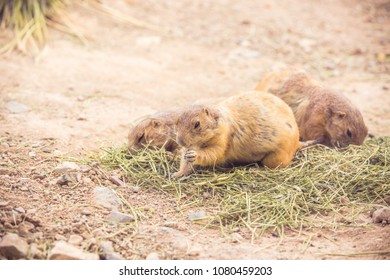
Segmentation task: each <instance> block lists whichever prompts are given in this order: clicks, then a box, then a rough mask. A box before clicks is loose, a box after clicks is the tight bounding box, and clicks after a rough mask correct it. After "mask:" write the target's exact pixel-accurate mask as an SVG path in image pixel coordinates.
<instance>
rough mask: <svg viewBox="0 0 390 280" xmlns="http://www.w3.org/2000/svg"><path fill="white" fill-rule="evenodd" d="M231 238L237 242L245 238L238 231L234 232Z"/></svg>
mask: <svg viewBox="0 0 390 280" xmlns="http://www.w3.org/2000/svg"><path fill="white" fill-rule="evenodd" d="M230 238H231V239H232V241H233V242H235V243H237V242H242V241H243V240H244V238H243V237H242V236H241V235H240V234H239V233H237V232H233V233H232V234H230Z"/></svg>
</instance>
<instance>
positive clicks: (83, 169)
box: [80, 164, 92, 173]
mask: <svg viewBox="0 0 390 280" xmlns="http://www.w3.org/2000/svg"><path fill="white" fill-rule="evenodd" d="M91 169H92V167H91V166H89V165H85V164H84V165H81V166H80V171H81V172H83V173H87V172H89V171H91Z"/></svg>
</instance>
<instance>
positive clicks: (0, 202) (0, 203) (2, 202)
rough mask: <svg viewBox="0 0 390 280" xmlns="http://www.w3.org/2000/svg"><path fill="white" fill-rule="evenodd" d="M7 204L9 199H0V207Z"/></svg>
mask: <svg viewBox="0 0 390 280" xmlns="http://www.w3.org/2000/svg"><path fill="white" fill-rule="evenodd" d="M8 204H9V201H0V207H5V206H7V205H8Z"/></svg>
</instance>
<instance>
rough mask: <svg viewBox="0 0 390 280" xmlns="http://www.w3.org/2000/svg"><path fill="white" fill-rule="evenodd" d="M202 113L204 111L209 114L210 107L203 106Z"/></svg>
mask: <svg viewBox="0 0 390 280" xmlns="http://www.w3.org/2000/svg"><path fill="white" fill-rule="evenodd" d="M202 111H203V113H205V114H206V115H207V116H210V115H211V112H210V109H209V108H207V107H203V110H202Z"/></svg>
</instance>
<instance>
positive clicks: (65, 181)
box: [54, 172, 81, 186]
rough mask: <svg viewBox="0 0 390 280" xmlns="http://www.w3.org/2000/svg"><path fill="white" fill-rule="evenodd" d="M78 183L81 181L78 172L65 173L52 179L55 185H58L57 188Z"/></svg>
mask: <svg viewBox="0 0 390 280" xmlns="http://www.w3.org/2000/svg"><path fill="white" fill-rule="evenodd" d="M80 181H81V173H79V172H71V173H66V174H64V175H61V176H59V177H57V178H56V179H54V183H55V185H59V186H64V185H69V184H71V183H77V182H80Z"/></svg>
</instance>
